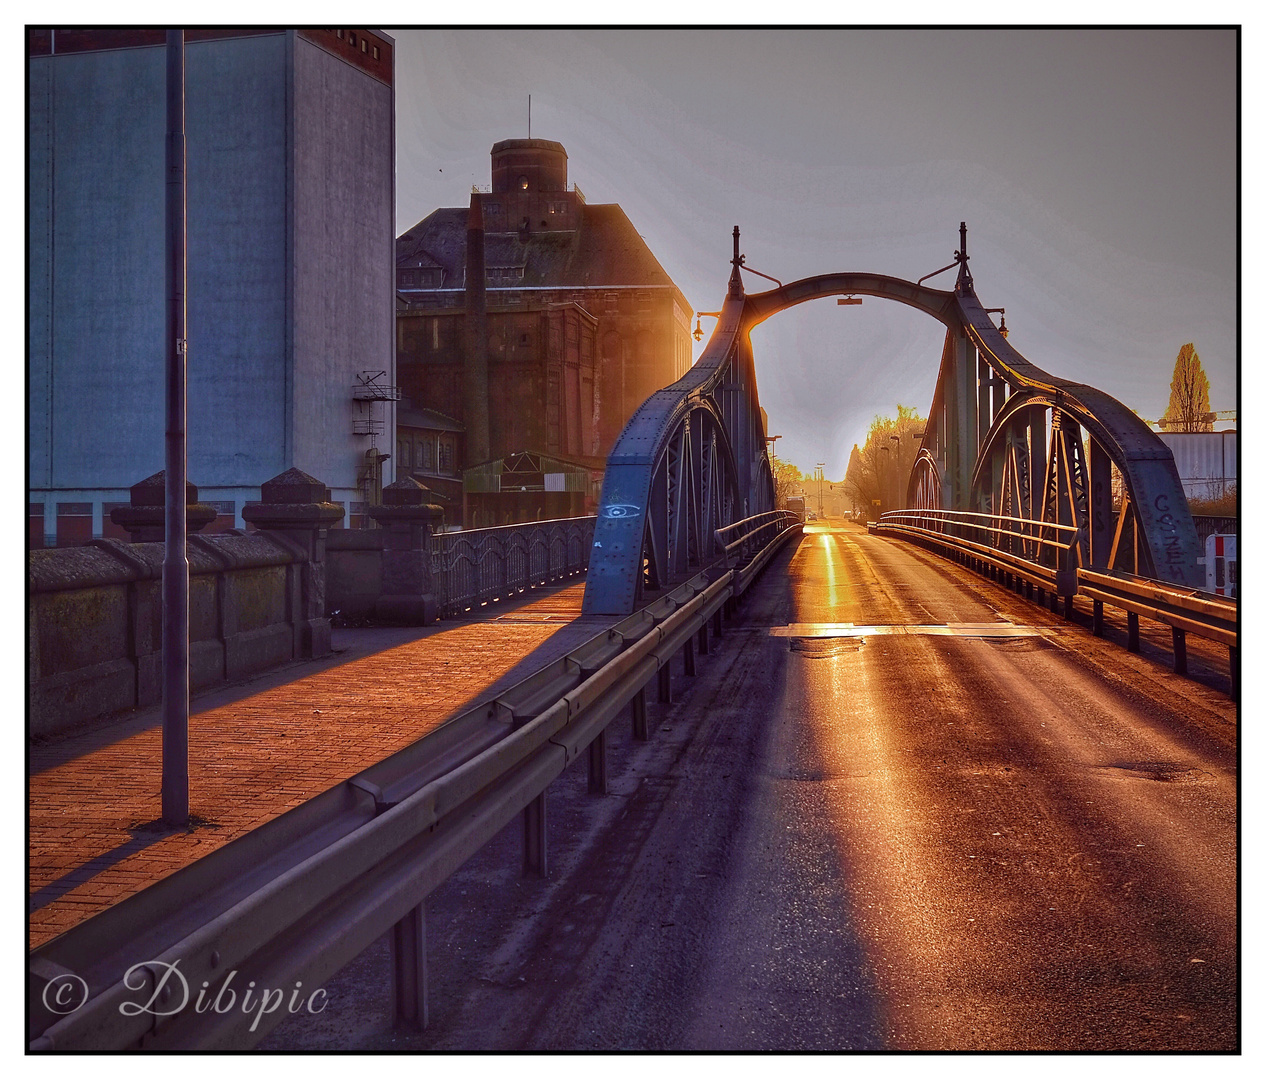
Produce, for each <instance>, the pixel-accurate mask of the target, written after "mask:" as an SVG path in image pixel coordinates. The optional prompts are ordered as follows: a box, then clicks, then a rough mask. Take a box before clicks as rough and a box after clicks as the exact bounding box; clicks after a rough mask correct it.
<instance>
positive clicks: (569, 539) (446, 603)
mask: <svg viewBox="0 0 1266 1080" xmlns="http://www.w3.org/2000/svg"><path fill="white" fill-rule="evenodd" d="M595 520H596V519H595V518H592V517H583V518H557V519H554V520H552V521H533V522H528V523H525V524H521V525H498V526H495V527H493V528H489V529H468V530H465V531H463V532H455V533H437V534H435V535H434V536H432V537H431V573H432V575H433V576H434V580H435V587H436V591H437V593H438V595H439V602H440V615H441V616H452V615H458V614H460V613H461V612H463V611H469V610H470V609H471V608H474V607H478V606H479V605H481V604H486V603H488V602H489V601H492V600H501V599H504V598H505V597H507V596H513V595H514V594H515V593H520V592H523V591H524V590H525V589H530V588H532V587H534V586H538V585H547V584H549V583H550V582H554V581H559V580H561V579H563V578H566V577H570V576H571V575H573V574H577V573H579V572H580V571H582V570H584V569H585V568H586V566H588V564H589V549H590V546H591V545H592V543H593V525H594V521H595Z"/></svg>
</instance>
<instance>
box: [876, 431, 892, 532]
mask: <svg viewBox="0 0 1266 1080" xmlns="http://www.w3.org/2000/svg"><path fill="white" fill-rule="evenodd" d="M879 449H880V450H882V451H883V452H884V453H885V454H887V455H888V456H887V457H886V458H880V459H879V460H880V461H886V462H888V464H887V465H886V466H883V467H881V469H880V475H879V494H880V496H881V497H882V499H883V503H882V505H881V506H880V508H879V513H880V514H881V515H883V514H886V513H887V512H888V511H889V510H891V509H892V506H891V504H890V503H889V501H888V498H889V495H888V488H889V487H890V486H891V484H892V480H891V475H890V474H891V473H892V447H891V446H881V447H880V448H879Z"/></svg>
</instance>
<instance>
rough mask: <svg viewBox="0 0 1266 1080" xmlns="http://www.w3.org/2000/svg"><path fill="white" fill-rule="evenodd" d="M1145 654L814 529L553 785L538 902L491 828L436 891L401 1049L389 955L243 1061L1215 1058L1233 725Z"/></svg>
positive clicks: (1229, 875) (1232, 960)
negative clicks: (601, 759) (314, 1054)
mask: <svg viewBox="0 0 1266 1080" xmlns="http://www.w3.org/2000/svg"><path fill="white" fill-rule="evenodd" d="M841 623H852V624H856V625H857V626H864V627H870V628H873V629H870V630H866V631H861V632H860V634H859V633H858V632H853V636H822V635H825V634H831V633H840V632H841V631H838V630H832V629H830V628H826V627H821V626H818V627H816V628H815V627H812V626H806V625H805V624H841ZM965 623H966V624H972V623H974V624H990V625H993V624H998V623H1007V624H1012V625H1013V626H1014V627H1019V628H1021V629H1020V630H1016V631H1011V632H1012V633H1013V634H1017V635H1019V636H1010V637H993V636H971V635H973V634H978V633H979V630H976V631H972V630H970V629H969V630H967V631H966V635H967V636H964V634H951V633H947V632H946V631H940V632H933V631H929V630H927V629H923V628H926V627H943V626H946V625H950V624H965ZM789 627H790V628H792V629H788V628H789ZM986 633H990V632H989V631H986ZM1191 640H1192V639H1189V641H1191ZM1152 651H1153V655H1148V653H1147V651H1146V650H1145V653H1144V655H1142V656H1132V655H1130V654H1128V653H1126V652H1125V650H1124V649H1122V648H1121V647H1119V645H1118V644H1116V643H1114V642H1112V641H1105V640H1098V639H1095V638H1093V637H1092V636H1091V635H1090V633H1089V632H1088V631H1087V630H1086V629H1084V628H1083V627H1080V626H1077V625H1070V624H1068V623H1066V622H1064V621H1063V619H1062V618H1060V617H1058V616H1056V615H1053V614H1051V613H1050V612H1048V611H1045V610H1043V609H1041V608H1038V607H1037V606H1036V605H1034V604H1032V603H1030V602H1027V601H1025V600H1022V599H1021V598H1019V597H1017V596H1016V595H1014V594H1013V593H1010V592H1008V591H1006V590H1005V589H1003V588H1002V587H1000V586H998V585H996V584H993V583H990V582H988V581H985V580H984V579H982V578H980V577H978V576H975V575H971V574H968V573H966V572H964V571H962V570H961V569H960V568H957V567H951V566H950V565H949V564H946V563H944V562H942V561H940V560H938V559H936V558H935V557H933V556H931V555H930V554H928V553H926V552H923V551H921V550H920V549H918V548H915V547H912V546H909V545H906V544H902V543H900V542H897V541H893V540H886V539H882V538H877V537H871V536H869V535H868V534H867V533H866V532H865V531H864V530H863V529H860V528H858V527H856V526H842V527H839V528H836V529H832V530H828V529H826V528H825V527H818V528H813V527H811V529H810V531H809V532H808V533H807V534H806V536H805V537H804V539H803V540H802V541H801V542H800V543H799V544H798V545H796V546H794V547H790V548H788V549H787V550H786V551H785V552H784V553H783V554H782V555H781V556H780V557H779V558H778V559H777V560H776V561H775V562H774V563H773V564H772V565H771V567H770V569H769V570H768V571H767V573H766V574H765V575H764V577H763V578H762V579H761V580H760V581H759V582H758V583H757V584H756V586H754V588H753V589H752V590H751V591H750V593H749V597H748V599H747V601H746V603H745V606H744V609H743V612H742V621H741V622H739V623H738V624H734V625H731V626H730V627H728V628H727V632H726V635H725V637H724V639H723V640H722V641H721V642H720V643H719V644H718V645H717V646H716V647H715V648H714V649H713V652H712V654H711V655H709V656H707V657H701V658H700V660H699V666H698V675H697V677H695V678H693V679H687V678H685V677H684V676H682V675H681V669H680V667H679V666H677V664H676V662H675V664H674V680H673V681H674V685H675V688H676V693H677V694H678V700H677V701H676V702H675V703H674V704H672V705H664V706H660V705H655V706H653V708H652V712H651V719H652V721H653V732H654V734H653V738H652V741H651V742H649V743H639V742H634V741H633V740H632V738H631V736H630V733H629V731H628V725H627V723H625V722H623V721H621V722H617V724H615V725H613V727H612V729H611V734H610V741H611V744H610V753H611V763H610V771H611V776H612V780H611V787H610V793H609V794H608V795H606V796H592V795H589V794H588V793H587V790H586V777H585V773H584V767H583V765H581V766H580V767H579V768H574V769H572V770H570V771H569V772H568V773H566V774H564V776H562V777H560V778H559V780H558V781H556V782H555V784H554V785H552V787H551V789H550V793H549V814H550V831H551V839H550V843H551V851H550V857H551V873H550V877H549V879H548V880H545V881H541V880H537V879H531V878H524V877H522V876H521V873H520V860H521V847H520V845H521V837H520V833H519V830H518V829H516V828H508V829H507V830H506V831H505V832H504V833H503V834H502V836H500V837H499V838H498V839H497V840H496V841H494V842H493V843H492V844H490V845H489V846H488V847H486V848H485V849H484V851H482V852H481V853H480V854H479V855H478V856H476V857H475V858H474V859H472V860H471V861H470V862H469V863H468V864H467V865H466V866H465V867H463V868H462V869H461V870H460V871H459V872H458V873H457V874H456V875H454V877H452V878H451V879H450V880H449V881H448V882H447V883H446V884H445V885H444V886H443V887H442V888H441V889H440V890H438V891H437V892H436V893H435V894H433V896H432V897H431V899H430V900H429V901H428V935H429V957H430V964H431V1025H430V1027H429V1029H428V1030H427V1031H425V1032H422V1033H408V1032H403V1031H398V1030H395V1029H393V1028H392V1026H391V1024H390V1021H389V1017H388V1009H389V1005H390V997H389V989H390V981H389V980H390V976H389V970H390V969H389V955H388V951H387V948H386V944H385V941H384V942H379V943H378V944H377V945H376V946H374V947H373V948H371V949H370V950H368V951H367V952H366V953H365V954H364V955H363V956H362V957H360V958H359V959H358V960H357V961H356V962H355V963H353V964H352V965H350V966H349V968H348V969H346V970H345V971H344V972H343V973H342V974H341V975H340V976H339V978H338V979H337V980H335V981H334V982H332V983H331V984H330V985H329V987H328V991H329V995H330V998H329V1000H330V1005H329V1008H327V1010H326V1012H325V1013H323V1014H321V1015H320V1016H318V1017H302V1018H298V1017H297V1018H295V1020H293V1021H287V1022H286V1023H285V1024H283V1025H282V1026H281V1027H280V1028H278V1029H277V1031H276V1032H274V1033H273V1035H272V1036H270V1038H269V1040H268V1041H267V1042H266V1043H265V1044H264V1048H272V1049H322V1048H330V1049H333V1048H355V1049H418V1050H449V1051H452V1050H514V1051H530V1050H570V1049H577V1050H579V1049H596V1050H617V1049H649V1050H663V1051H674V1050H744V1051H758V1050H801V1049H805V1050H810V1049H811V1050H836V1051H846V1050H862V1049H872V1050H874V1049H894V1050H895V1049H925V1050H951V1049H954V1050H1074V1051H1090V1050H1197V1051H1227V1050H1234V1049H1236V1047H1237V1045H1238V1039H1239V1030H1238V1002H1237V963H1238V958H1237V909H1236V902H1237V881H1236V751H1235V745H1236V709H1235V706H1234V703H1233V702H1232V701H1231V700H1230V699H1229V698H1228V697H1227V695H1226V693H1225V689H1224V687H1225V685H1226V664H1225V658H1224V657H1222V656H1221V654H1219V653H1218V652H1217V651H1216V650H1205V651H1203V652H1197V653H1196V654H1193V655H1194V660H1193V664H1192V671H1193V674H1194V675H1195V676H1196V677H1195V678H1182V677H1178V676H1175V675H1173V674H1172V673H1171V672H1170V671H1168V670H1167V669H1166V667H1165V666H1164V663H1163V662H1162V661H1163V657H1162V656H1161V655H1160V654H1159V652H1158V651H1157V650H1155V649H1153V650H1152ZM1219 664H1220V665H1221V666H1220V668H1219ZM652 690H653V685H652Z"/></svg>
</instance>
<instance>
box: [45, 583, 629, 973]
mask: <svg viewBox="0 0 1266 1080" xmlns="http://www.w3.org/2000/svg"><path fill="white" fill-rule="evenodd" d="M583 595H584V583H583V582H581V583H578V584H572V585H565V586H562V587H557V588H553V589H548V590H539V591H538V590H533V591H532V592H531V593H529V594H527V597H525V600H524V602H522V603H520V604H518V605H517V606H516V605H513V604H498V605H497V606H496V607H492V608H487V609H485V610H484V611H483V612H482V613H480V615H478V616H475V617H472V618H468V619H466V620H464V621H460V622H447V621H446V622H442V623H439V624H436V625H434V626H430V627H416V628H390V629H388V628H376V629H347V630H335V631H334V635H333V644H334V648H335V650H336V653H335V655H334V656H332V657H329V658H325V659H323V660H320V661H306V662H301V663H298V664H293V665H288V666H287V667H286V668H284V669H281V670H280V671H276V672H272V673H266V674H264V675H262V676H260V677H257V678H256V679H253V680H251V681H250V682H248V683H245V684H239V685H237V686H233V687H222V688H217V689H216V690H214V691H211V692H207V693H204V694H200V695H198V696H197V697H195V698H194V700H193V701H192V702H191V706H190V712H191V715H190V719H189V790H190V812H191V815H192V818H193V820H192V827H191V828H189V829H188V830H184V829H180V830H173V829H171V828H169V827H167V826H164V825H163V824H162V822H161V787H162V716H161V709H159V708H157V707H155V708H151V709H147V710H144V711H142V712H139V713H137V714H135V715H134V716H132V717H129V718H128V719H126V720H124V721H122V722H120V723H117V724H114V725H111V726H110V727H108V728H106V729H99V730H96V731H91V732H87V733H85V734H82V735H78V736H74V737H71V738H67V739H63V740H61V741H58V742H55V743H51V744H46V745H40V746H33V747H32V748H31V750H30V754H29V774H28V789H27V798H28V807H29V856H28V858H29V862H28V866H29V881H28V890H29V905H28V911H29V915H30V922H29V934H28V937H29V947H30V948H35V947H37V946H39V945H41V944H43V943H44V942H46V941H48V940H50V939H51V938H53V937H55V936H56V935H58V934H60V933H62V932H64V931H66V930H69V929H70V928H71V927H73V926H75V925H77V924H78V923H80V922H82V921H83V920H85V919H87V918H89V917H90V916H92V915H94V914H96V913H97V912H98V911H100V910H102V909H104V908H106V907H109V906H110V905H111V904H114V903H116V902H118V901H120V900H123V899H125V898H126V897H128V896H131V895H132V894H134V893H136V892H139V891H140V890H141V889H143V888H145V887H147V886H149V885H152V884H153V883H154V882H156V881H158V880H160V879H161V878H163V877H166V876H167V875H169V874H172V873H174V872H175V871H177V870H179V869H181V868H182V867H184V866H187V865H188V864H189V863H191V862H193V861H194V860H196V859H198V858H200V857H202V856H203V855H206V854H208V853H210V852H211V851H214V850H215V849H216V848H219V847H221V846H223V845H224V844H227V843H229V842H230V841H231V840H235V839H237V838H238V837H239V836H242V835H243V834H245V833H247V832H249V831H250V830H252V829H254V828H257V827H258V826H260V825H262V824H264V823H265V822H266V821H269V820H271V819H273V818H275V817H278V816H280V815H281V814H283V813H285V812H286V811H287V810H290V809H292V808H293V807H296V806H298V805H300V804H301V803H303V802H306V801H307V800H308V799H311V798H313V797H314V796H316V795H319V794H320V793H321V792H322V791H325V790H327V789H329V788H330V787H333V786H334V785H336V784H338V783H341V782H342V781H344V780H346V779H347V778H349V777H351V776H353V775H355V774H356V773H358V772H360V771H361V770H363V769H365V768H367V767H369V766H370V765H373V764H374V763H376V762H378V761H380V760H382V759H383V758H385V757H387V756H388V755H390V754H393V753H395V752H396V751H397V750H400V749H402V748H403V747H405V746H408V745H409V744H410V743H412V742H415V741H416V740H417V739H419V738H421V737H422V736H423V735H425V734H426V733H427V732H429V731H431V730H433V729H434V728H435V727H437V726H439V725H440V724H441V723H442V722H443V721H444V720H445V719H447V718H448V717H450V716H452V715H454V714H455V713H458V712H460V711H462V710H463V709H464V708H468V707H470V706H471V705H473V704H475V703H476V702H477V701H479V700H481V699H487V698H489V697H491V696H493V695H495V694H496V693H498V692H500V691H502V690H504V689H505V688H506V687H508V686H510V685H512V684H513V683H515V682H517V681H518V680H520V679H522V678H524V677H525V676H527V675H528V674H530V673H531V672H532V671H534V670H536V669H537V668H539V667H542V666H544V665H545V664H547V663H550V662H551V661H553V660H555V659H557V658H558V657H559V656H562V655H563V654H565V653H566V652H567V651H569V650H570V649H573V648H575V647H576V646H577V645H578V644H580V643H581V642H583V641H585V640H587V639H588V638H589V637H591V636H593V635H594V634H596V633H598V632H599V630H600V629H601V628H602V627H603V626H605V625H608V624H609V623H612V622H614V621H616V620H615V618H614V617H604V616H591V617H585V618H583V619H582V618H580V606H581V600H582V597H583Z"/></svg>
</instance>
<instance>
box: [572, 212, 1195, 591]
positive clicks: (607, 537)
mask: <svg viewBox="0 0 1266 1080" xmlns="http://www.w3.org/2000/svg"><path fill="white" fill-rule="evenodd" d="M960 238H961V247H960V250H959V251H958V252H956V253H955V261H956V263H957V266H958V277H957V280H956V282H955V285H954V288H953V290H942V289H932V288H929V287H927V286H925V285H923V284H922V283H921V282H911V281H906V280H904V279H901V278H894V277H890V276H887V275H883V274H870V273H852V272H850V273H835V274H822V275H817V276H815V277H809V278H803V279H801V280H799V281H793V282H791V283H789V284H786V285H783V284H781V283H779V285H778V287H777V288H775V289H769V290H766V291H765V292H761V293H753V294H750V295H749V294H747V293H746V291H745V290H744V288H743V282H742V277H741V274H740V269H743V268H744V267H743V261H744V260H743V256H741V255H740V254H739V253H738V228H737V227H736V228H735V230H734V245H735V251H734V259H733V260H732V265H733V271H732V273H731V275H730V284H729V292H728V294H727V297H726V300H725V302H724V304H723V305H722V308H721V311H720V313H719V317H718V320H717V325H716V327H715V329H714V330H713V333H712V336H711V337H710V338H709V340H708V345H707V347H706V348H705V349H704V352H703V355H702V356H701V357H700V358H699V360H698V361H697V362H696V363H695V365H694V366H693V367H692V368H691V369H690V370H689V371H688V372H687V373H686V374H685V375H684V376H682V378H681V379H679V380H678V381H677V382H675V383H673V384H672V386H669V387H666V388H665V389H663V390H659V391H656V392H655V393H654V394H652V395H651V396H650V397H649V398H647V400H646V401H645V402H643V404H642V405H641V406H640V407H639V408H638V409H637V411H636V412H635V413H634V414H633V417H632V418H631V419H630V420H629V423H628V425H627V426H626V427H625V429H624V431H623V432H622V433H621V435H620V437H619V439H618V440H617V442H616V445H615V447H614V448H613V450H612V452H611V455H610V457H609V458H608V462H607V470H606V474H605V478H604V480H603V489H602V499H601V504H600V506H599V510H598V521H597V523H596V525H595V528H594V545H593V551H592V553H591V558H590V566H589V575H588V581H587V583H586V588H585V600H584V610H585V612H586V613H593V614H599V613H601V614H623V613H627V612H631V611H632V610H634V607H635V605H636V603H637V602H638V599H639V597H641V596H644V595H645V593H646V591H647V589H648V588H650V589H662V588H667V587H669V586H670V585H671V584H672V583H673V582H674V581H675V580H680V579H681V578H683V577H686V576H689V575H690V574H691V573H694V572H697V570H698V569H699V568H701V567H702V566H705V565H707V564H708V561H709V559H710V558H711V557H712V556H713V555H714V554H715V541H714V538H713V536H712V533H713V532H714V531H715V529H716V528H718V527H720V526H723V525H728V524H731V523H732V522H734V521H738V520H740V519H742V518H745V517H748V516H751V515H752V514H756V513H760V512H762V511H764V510H769V509H772V508H773V502H774V491H773V478H772V470H771V468H770V463H769V457H768V453H767V447H766V442H765V431H764V425H763V422H762V420H761V415H760V405H759V401H758V398H757V388H756V376H755V363H754V359H753V355H752V346H751V337H750V335H751V331H752V329H753V328H754V327H756V326H758V325H760V324H761V323H762V322H764V321H765V320H766V319H768V318H770V317H771V316H773V315H775V314H777V313H778V312H780V311H784V310H786V309H787V308H789V307H794V306H795V305H797V304H802V303H805V302H807V301H809V300H817V299H823V298H825V297H828V296H838V295H863V296H876V297H880V298H883V299H888V300H894V301H896V302H898V303H902V304H906V305H908V306H910V307H913V308H915V309H917V310H919V311H922V312H923V313H924V314H927V315H930V316H931V317H932V318H934V319H937V320H938V321H939V322H941V323H942V324H943V325H944V326H945V328H946V334H945V345H944V348H943V350H942V354H941V362H940V370H939V372H938V376H937V382H936V389H935V391H934V393H933V398H932V405H931V408H930V410H929V416H928V422H927V424H926V426H925V430H924V435H923V440H922V443H921V445H920V447H919V452H918V455H917V457H916V459H915V464H914V467H913V469H912V471H911V474H910V477H909V481H908V484H907V489H906V501H907V504H908V505H911V506H915V507H927V508H938V509H959V510H976V511H985V512H989V513H993V514H999V515H1004V514H1006V515H1010V516H1031V517H1034V518H1038V519H1040V520H1049V521H1052V522H1057V523H1060V524H1073V525H1076V527H1077V528H1078V530H1079V533H1078V543H1077V545H1076V546H1075V549H1074V557H1075V558H1076V559H1077V560H1078V562H1079V563H1080V564H1081V565H1085V566H1096V567H1102V568H1122V569H1129V570H1131V571H1132V572H1134V573H1137V574H1141V575H1144V576H1149V577H1157V578H1161V579H1163V580H1166V581H1170V582H1173V583H1175V584H1180V585H1187V586H1190V587H1197V586H1198V585H1199V584H1200V582H1201V580H1202V579H1201V578H1200V577H1199V576H1198V575H1197V572H1196V570H1197V566H1196V558H1197V555H1198V551H1199V548H1198V542H1197V538H1196V533H1195V526H1194V524H1193V522H1192V520H1191V515H1190V512H1189V510H1188V507H1187V500H1186V496H1185V495H1184V493H1183V489H1182V484H1181V482H1180V480H1179V478H1178V472H1177V469H1176V468H1175V466H1174V461H1173V456H1172V454H1171V453H1170V451H1169V448H1168V447H1167V446H1165V444H1164V443H1162V442H1161V441H1160V439H1159V438H1157V436H1156V435H1155V433H1154V432H1152V431H1151V429H1150V428H1148V426H1147V425H1146V424H1145V423H1144V422H1143V421H1142V420H1140V419H1139V418H1138V417H1137V416H1136V415H1135V414H1134V413H1133V412H1131V411H1130V410H1129V409H1127V408H1126V407H1125V406H1124V405H1122V404H1121V403H1120V402H1119V401H1117V400H1116V399H1115V398H1112V397H1111V396H1110V395H1108V394H1105V393H1103V392H1102V391H1100V390H1097V389H1095V388H1094V387H1090V386H1086V385H1084V384H1081V383H1075V382H1071V381H1069V380H1065V379H1060V378H1056V377H1054V376H1052V375H1049V374H1048V373H1046V372H1045V371H1043V370H1042V369H1041V368H1039V367H1037V366H1036V365H1035V364H1033V363H1031V362H1030V361H1029V360H1028V359H1027V358H1025V357H1024V356H1023V355H1022V354H1020V353H1019V352H1018V351H1017V350H1016V349H1015V348H1014V347H1012V346H1011V345H1010V344H1009V342H1008V341H1007V339H1006V337H1005V334H1004V333H1003V331H1002V330H1000V329H999V328H998V327H996V326H995V325H994V323H993V321H992V319H991V318H990V317H989V312H988V311H987V310H986V309H985V308H984V306H983V305H982V304H981V303H980V300H979V299H978V298H977V296H976V293H975V287H974V282H973V280H972V277H971V274H970V273H969V271H968V269H967V265H968V260H967V236H966V225H965V224H964V225H961V226H960ZM953 265H954V264H951V267H952V266H953ZM951 267H946V268H945V269H946V270H948V269H951ZM939 272H940V271H938V273H939ZM1083 432H1084V437H1083ZM1048 435H1049V438H1048ZM1114 472H1115V474H1116V475H1119V477H1120V479H1121V485H1120V487H1121V491H1122V496H1121V498H1120V499H1119V500H1118V499H1114V495H1113V488H1114V484H1113V477H1114ZM701 500H702V501H701ZM1016 511H1023V512H1021V513H1017V512H1016ZM714 522H715V524H713V523H714ZM1127 552H1128V554H1129V558H1126V554H1127Z"/></svg>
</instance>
